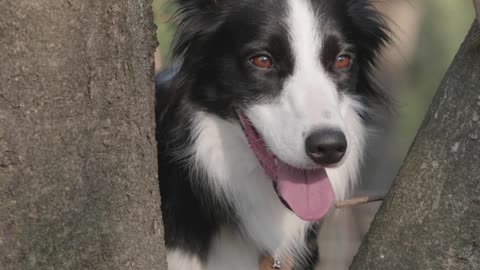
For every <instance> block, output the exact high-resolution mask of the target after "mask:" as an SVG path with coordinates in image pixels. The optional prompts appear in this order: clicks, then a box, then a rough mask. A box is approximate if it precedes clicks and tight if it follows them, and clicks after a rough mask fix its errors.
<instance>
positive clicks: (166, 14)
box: [153, 0, 175, 65]
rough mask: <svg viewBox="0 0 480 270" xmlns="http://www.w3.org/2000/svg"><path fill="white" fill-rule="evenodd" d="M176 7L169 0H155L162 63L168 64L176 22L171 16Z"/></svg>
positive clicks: (154, 11) (154, 8) (155, 16)
mask: <svg viewBox="0 0 480 270" xmlns="http://www.w3.org/2000/svg"><path fill="white" fill-rule="evenodd" d="M174 12H175V7H174V6H173V5H172V4H171V1H168V0H153V15H154V20H155V24H156V25H157V38H158V42H159V49H160V56H161V59H162V63H163V64H164V65H165V64H168V62H169V58H170V57H169V56H170V55H169V52H170V46H171V43H172V38H173V33H174V31H175V24H174V23H173V21H172V19H171V17H172V14H174Z"/></svg>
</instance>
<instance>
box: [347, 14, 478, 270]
mask: <svg viewBox="0 0 480 270" xmlns="http://www.w3.org/2000/svg"><path fill="white" fill-rule="evenodd" d="M434 64H435V59H432V65H434ZM479 115H480V30H479V27H478V25H477V24H476V23H475V24H474V25H473V27H472V29H471V30H470V33H469V34H468V36H467V38H466V40H465V42H464V43H463V45H462V47H461V48H460V51H459V52H458V54H457V56H456V58H455V60H454V62H453V64H452V65H451V67H450V69H449V71H448V72H447V74H446V76H445V78H444V80H443V82H442V84H441V86H440V88H439V91H438V92H437V94H436V96H435V98H434V100H433V103H432V105H431V107H430V109H429V112H428V115H427V118H426V119H425V120H424V123H423V125H422V126H421V128H420V130H419V132H418V134H417V137H416V139H415V141H414V143H413V145H412V147H411V149H410V152H409V154H408V156H407V159H406V161H405V163H404V165H403V167H402V169H401V170H400V173H399V175H398V177H397V179H396V180H395V183H394V185H393V187H392V189H391V191H390V193H389V195H388V196H387V198H386V200H385V201H384V203H383V205H382V207H381V208H380V210H379V212H378V214H377V216H376V218H375V220H374V222H373V223H372V226H371V229H370V231H369V232H368V233H367V236H366V238H365V240H364V242H363V244H362V246H361V247H360V250H359V253H358V254H357V256H356V257H355V259H354V262H353V264H352V266H351V268H350V269H353V270H356V269H362V270H363V269H455V270H457V269H480V137H479V136H480V120H479Z"/></svg>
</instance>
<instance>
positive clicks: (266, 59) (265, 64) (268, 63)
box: [250, 54, 273, 68]
mask: <svg viewBox="0 0 480 270" xmlns="http://www.w3.org/2000/svg"><path fill="white" fill-rule="evenodd" d="M250 62H251V63H252V64H254V65H255V66H256V67H258V68H272V67H273V63H272V59H271V58H270V56H268V55H264V54H262V55H257V56H255V57H252V58H251V59H250Z"/></svg>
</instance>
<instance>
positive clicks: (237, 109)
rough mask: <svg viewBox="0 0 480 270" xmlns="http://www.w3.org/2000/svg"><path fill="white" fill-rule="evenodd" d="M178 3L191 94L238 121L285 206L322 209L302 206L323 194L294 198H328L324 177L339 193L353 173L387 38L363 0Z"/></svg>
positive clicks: (307, 215) (302, 211) (306, 215)
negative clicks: (374, 71)
mask: <svg viewBox="0 0 480 270" xmlns="http://www.w3.org/2000/svg"><path fill="white" fill-rule="evenodd" d="M180 3H181V5H182V10H183V15H184V16H185V19H184V20H183V21H182V23H181V25H180V31H179V34H178V36H177V41H178V43H177V46H176V52H177V55H178V54H180V55H182V56H183V61H184V63H185V64H184V65H183V67H182V71H181V74H183V76H194V77H193V78H189V80H188V81H189V82H191V83H192V85H191V86H190V87H189V88H190V89H193V90H192V91H191V92H190V93H189V95H190V98H191V100H192V101H194V102H195V103H196V104H198V105H199V106H200V107H201V108H202V109H204V110H206V111H208V112H210V113H214V114H217V115H219V116H220V117H222V118H225V119H233V121H237V120H239V122H240V123H241V124H242V127H243V128H244V130H245V134H246V137H247V139H248V142H249V143H250V146H251V148H252V150H253V151H254V152H255V154H256V156H257V158H258V159H259V160H260V163H261V164H262V165H263V167H264V168H265V170H266V171H267V173H268V174H269V175H270V176H271V177H272V178H274V179H275V180H276V184H275V187H276V189H277V192H278V193H279V196H280V197H281V198H282V199H283V201H284V202H286V204H287V206H288V207H290V208H293V210H294V212H295V213H297V215H299V216H300V217H301V218H303V219H307V220H310V219H318V218H319V217H321V216H323V214H324V213H323V212H324V210H325V209H307V208H309V207H310V206H308V204H311V203H316V204H326V202H325V201H316V202H315V201H304V202H298V201H299V200H300V197H301V196H306V197H309V196H310V195H315V196H317V197H329V199H328V200H331V198H330V197H331V196H332V192H330V190H331V189H332V188H331V187H329V185H327V184H325V181H323V180H322V179H325V178H327V179H329V182H330V185H331V186H333V190H334V191H335V193H336V194H337V197H341V196H342V195H343V193H344V192H345V190H346V189H347V187H348V185H349V181H350V179H351V178H352V176H353V175H354V174H355V173H356V170H357V168H358V160H359V159H360V156H361V155H362V152H363V149H362V145H363V144H364V139H365V133H366V129H365V127H364V123H363V119H362V118H363V117H364V116H365V115H366V109H367V104H366V103H367V102H372V100H373V99H375V98H379V96H380V94H379V93H378V92H376V91H375V89H374V87H372V85H371V83H370V79H369V71H370V67H371V65H372V63H373V62H374V57H375V54H376V52H377V51H378V49H379V48H380V47H381V45H382V44H383V42H384V41H385V40H386V39H387V38H386V34H385V32H384V27H383V25H382V24H381V21H380V19H379V17H378V14H377V13H376V12H375V11H373V9H372V8H371V7H370V4H369V1H367V0H261V1H259V0H217V1H213V0H197V1H193V0H190V1H189V0H183V1H180ZM325 172H326V174H327V175H328V176H326V177H325ZM295 175H296V176H295ZM312 175H314V176H312ZM302 179H303V180H302ZM322 181H323V182H322ZM298 182H303V183H304V184H305V183H306V185H307V186H314V185H320V184H319V183H320V182H322V183H323V184H322V185H324V186H323V187H315V188H310V189H309V188H304V187H299V186H298ZM292 183H293V184H292ZM292 185H293V186H294V187H292ZM325 185H327V186H325ZM295 188H297V189H301V188H304V189H306V190H312V192H313V193H309V192H305V191H303V192H301V191H298V190H295ZM320 212H322V213H320Z"/></svg>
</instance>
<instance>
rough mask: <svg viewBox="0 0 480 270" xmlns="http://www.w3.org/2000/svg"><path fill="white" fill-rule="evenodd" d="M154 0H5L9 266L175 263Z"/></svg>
mask: <svg viewBox="0 0 480 270" xmlns="http://www.w3.org/2000/svg"><path fill="white" fill-rule="evenodd" d="M150 2H151V1H150V0H101V1H97V0H82V1H71V0H37V1H31V0H15V1H8V0H0V269H5V270H7V269H166V263H165V259H164V248H163V240H162V239H163V230H162V223H161V217H160V196H159V189H158V183H157V163H156V144H155V133H154V126H155V124H154V123H155V121H154V85H153V52H154V48H155V45H156V41H155V37H154V32H155V30H154V26H153V22H152V14H151V3H150Z"/></svg>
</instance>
